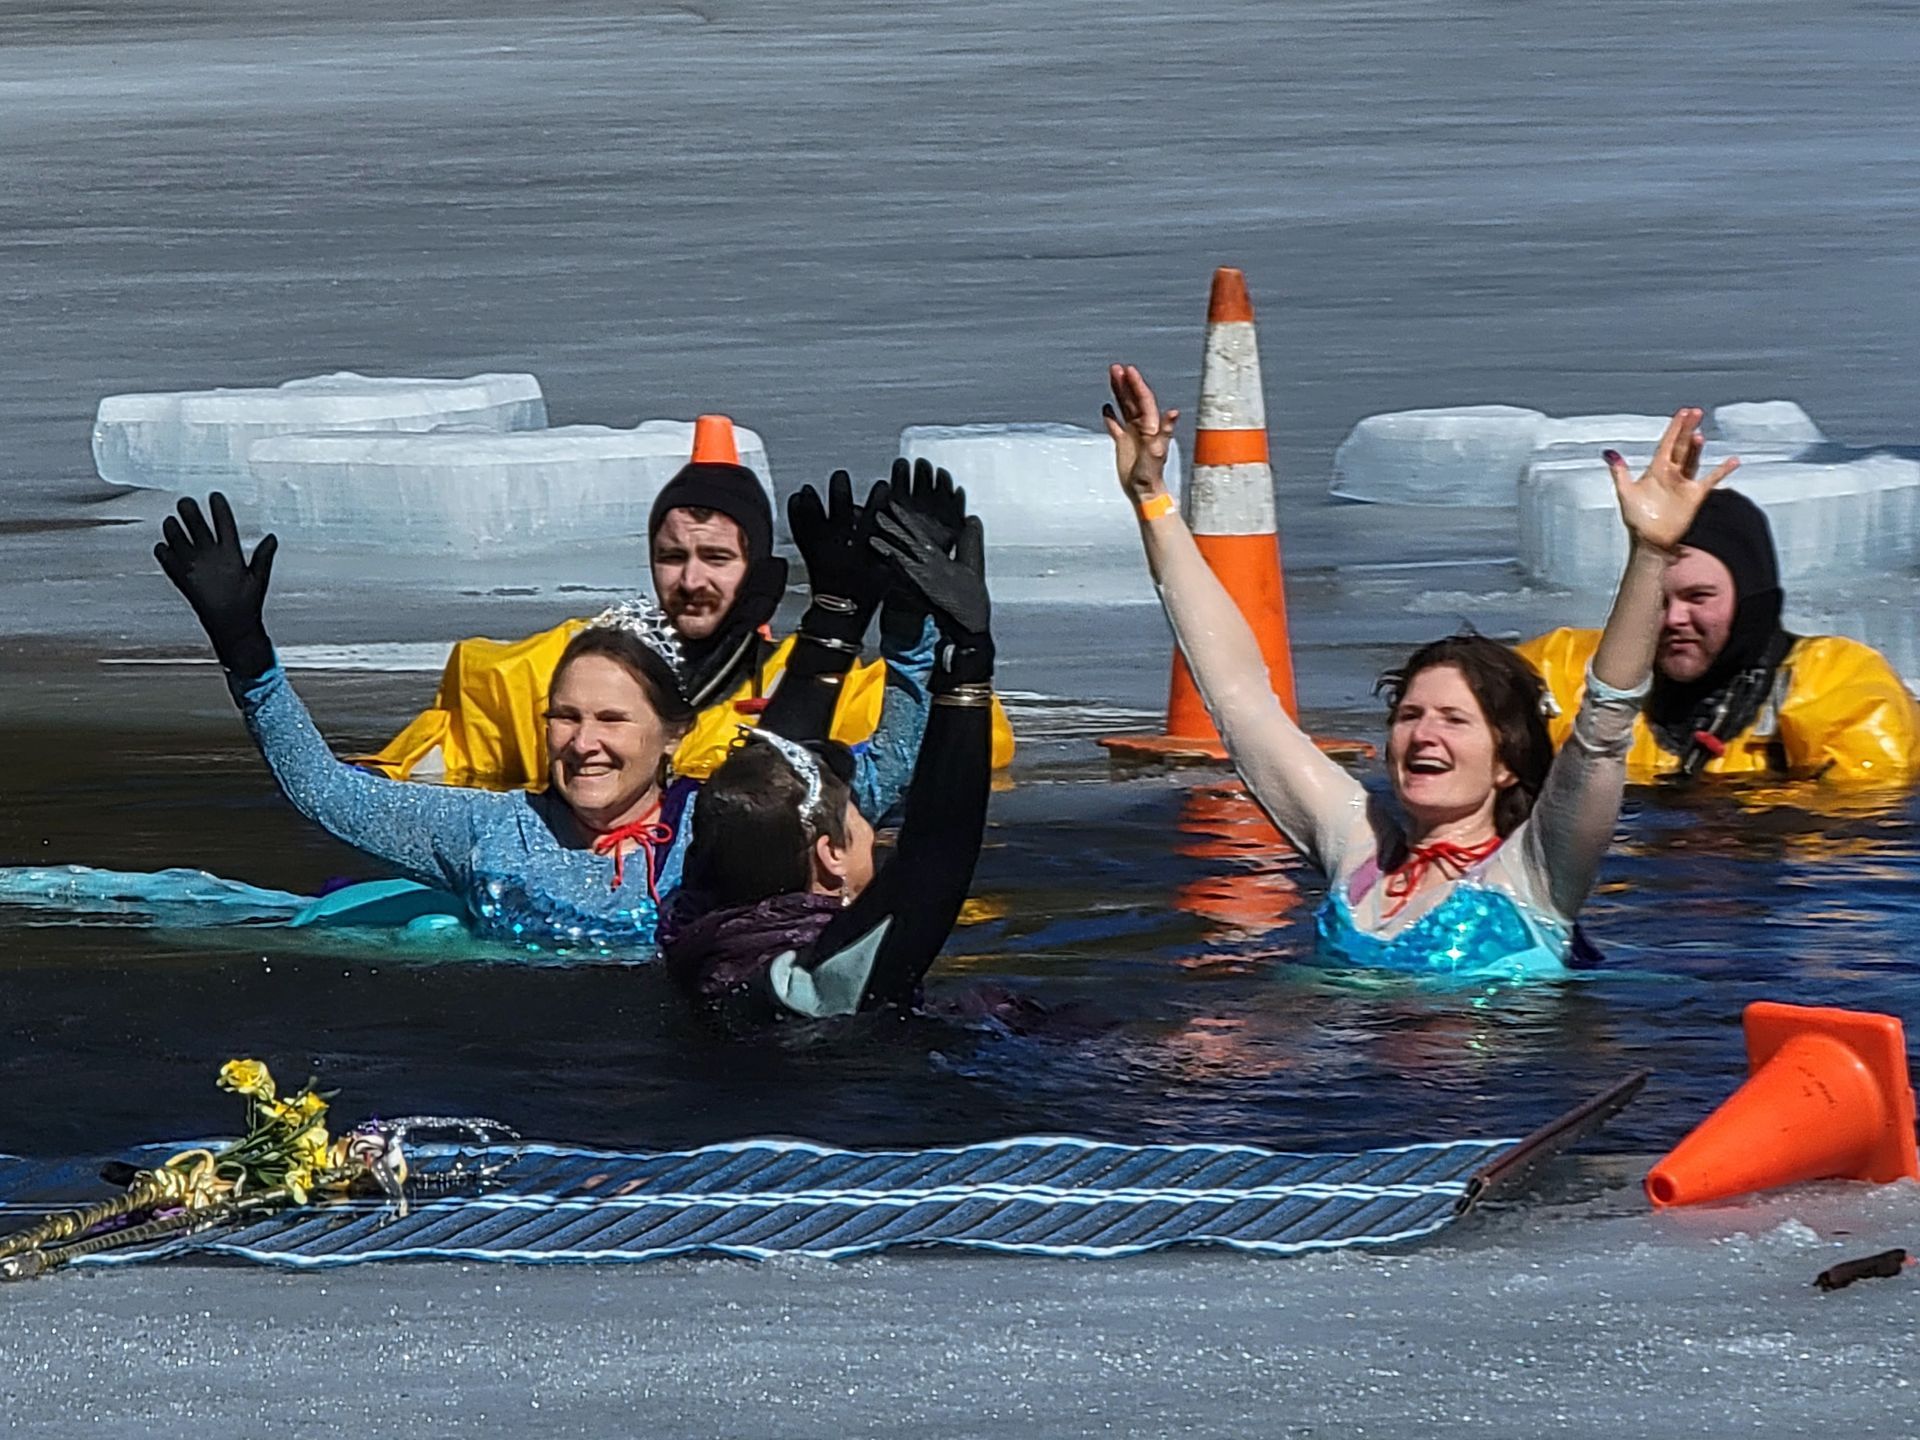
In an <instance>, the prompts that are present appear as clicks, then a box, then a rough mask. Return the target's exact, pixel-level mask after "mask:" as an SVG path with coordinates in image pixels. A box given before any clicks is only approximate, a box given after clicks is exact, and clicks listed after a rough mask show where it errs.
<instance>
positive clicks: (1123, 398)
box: [1102, 365, 1366, 876]
mask: <svg viewBox="0 0 1920 1440" xmlns="http://www.w3.org/2000/svg"><path fill="white" fill-rule="evenodd" d="M1108 378H1109V380H1110V382H1111V384H1112V386H1113V398H1114V403H1113V404H1111V405H1108V406H1105V407H1104V408H1103V412H1102V413H1103V414H1104V416H1105V418H1106V422H1107V433H1108V434H1109V435H1111V436H1112V437H1113V447H1114V461H1115V464H1116V465H1117V466H1118V468H1119V471H1120V483H1121V486H1122V487H1123V488H1124V489H1125V490H1126V492H1127V495H1128V498H1130V499H1131V500H1132V501H1133V504H1134V512H1135V514H1136V516H1137V517H1138V518H1139V521H1140V536H1141V541H1142V543H1143V544H1144V545H1145V547H1146V552H1147V565H1148V567H1149V569H1151V571H1152V572H1153V578H1154V583H1155V584H1156V585H1157V586H1158V587H1159V590H1160V602H1161V604H1162V605H1163V606H1165V608H1166V612H1167V619H1168V620H1169V621H1170V622H1172V625H1173V633H1174V638H1175V639H1176V640H1177V641H1178V642H1179V645H1180V649H1181V652H1182V653H1183V654H1184V655H1185V656H1186V657H1187V664H1188V666H1189V667H1190V668H1191V669H1192V671H1193V678H1194V681H1195V683H1196V684H1197V685H1198V686H1199V689H1200V698H1201V699H1202V700H1204V701H1205V702H1206V706H1207V713H1208V714H1210V715H1211V716H1212V717H1213V723H1214V724H1215V725H1216V726H1217V727H1218V728H1219V730H1220V738H1221V739H1222V740H1223V741H1224V742H1225V743H1226V747H1227V754H1228V756H1229V757H1230V758H1231V759H1232V760H1233V763H1234V767H1235V768H1236V769H1237V770H1238V771H1239V772H1240V776H1241V778H1242V779H1244V780H1245V781H1246V782H1247V788H1248V789H1249V790H1251V791H1252V792H1253V796H1254V798H1255V799H1256V800H1258V801H1259V802H1260V805H1261V807H1262V808H1263V809H1264V810H1265V811H1266V812H1267V814H1268V815H1269V816H1271V817H1272V819H1273V823H1274V824H1275V825H1277V826H1279V827H1280V830H1281V831H1282V833H1284V834H1285V835H1286V837H1287V838H1288V839H1289V840H1291V841H1292V842H1293V843H1294V844H1295V845H1296V846H1298V847H1299V848H1300V850H1301V851H1303V852H1304V853H1305V854H1306V855H1307V857H1308V858H1309V859H1311V860H1312V861H1313V863H1314V864H1315V865H1316V866H1318V867H1319V868H1320V870H1321V871H1322V872H1324V873H1325V874H1327V875H1329V876H1331V875H1337V874H1338V873H1339V872H1340V870H1341V864H1342V858H1343V855H1344V852H1345V849H1346V846H1347V842H1348V840H1349V838H1350V837H1352V836H1353V835H1355V834H1356V833H1360V831H1361V827H1362V816H1363V810H1364V806H1365V804H1366V792H1365V791H1364V790H1363V789H1362V788H1361V785H1360V782H1359V781H1358V780H1356V779H1354V778H1353V776H1351V775H1349V774H1348V773H1347V772H1346V771H1345V770H1342V769H1341V768H1340V767H1339V766H1338V765H1337V764H1335V763H1334V762H1333V761H1332V760H1329V759H1328V758H1327V757H1326V756H1325V755H1323V754H1322V753H1321V752H1320V749H1319V747H1318V746H1316V745H1315V744H1314V743H1313V741H1312V740H1311V739H1309V738H1308V736H1307V735H1306V734H1305V733H1304V732H1303V731H1302V730H1301V729H1300V727H1299V726H1298V725H1296V724H1294V722H1293V721H1292V719H1291V718H1289V717H1288V715H1287V712H1286V711H1285V710H1284V709H1283V708H1282V707H1281V705H1280V701H1279V699H1278V698H1277V697H1276V696H1275V695H1274V693H1273V687H1272V685H1271V683H1270V682H1269V681H1268V678H1267V666H1266V661H1265V660H1264V659H1263V658H1262V656H1261V654H1260V645H1259V642H1258V641H1257V640H1256V639H1255V638H1254V635H1253V631H1252V629H1251V628H1249V626H1248V625H1247V621H1246V617H1245V616H1243V615H1242V614H1241V613H1240V609H1239V607H1238V606H1237V605H1235V604H1234V603H1233V597H1232V596H1231V595H1229V594H1228V593H1227V590H1226V587H1225V586H1224V585H1222V584H1221V583H1220V580H1219V577H1217V576H1216V575H1215V574H1214V573H1213V568H1212V567H1211V566H1210V565H1208V564H1207V562H1206V559H1205V557H1204V556H1202V555H1201V553H1200V549H1199V546H1197V545H1196V544H1195V543H1194V539H1193V533H1192V532H1191V531H1190V530H1188V529H1187V526H1186V522H1185V521H1184V520H1182V519H1181V517H1180V511H1179V507H1178V506H1176V505H1175V504H1174V503H1173V497H1172V496H1171V495H1169V494H1168V493H1167V487H1166V480H1165V471H1166V463H1167V448H1168V446H1169V444H1170V443H1171V442H1172V439H1173V427H1174V422H1175V420H1177V419H1178V418H1179V412H1178V411H1177V410H1168V411H1162V410H1161V409H1160V407H1159V403H1158V401H1156V400H1155V399H1154V395H1153V391H1152V390H1151V389H1150V388H1148V385H1147V382H1146V380H1145V378H1144V377H1143V376H1142V375H1141V374H1140V372H1139V370H1138V369H1136V368H1135V367H1134V366H1131V365H1115V366H1113V367H1112V369H1111V371H1110V372H1109V376H1108Z"/></svg>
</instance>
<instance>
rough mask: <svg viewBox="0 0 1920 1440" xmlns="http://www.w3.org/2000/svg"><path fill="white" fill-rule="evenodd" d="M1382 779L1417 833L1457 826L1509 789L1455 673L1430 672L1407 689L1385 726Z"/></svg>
mask: <svg viewBox="0 0 1920 1440" xmlns="http://www.w3.org/2000/svg"><path fill="white" fill-rule="evenodd" d="M1387 775H1388V778H1389V779H1391V780H1392V782H1393V792H1394V794H1395V795H1397V796H1398V797H1399V798H1400V804H1401V806H1402V808H1404V809H1405V810H1406V812H1407V815H1408V816H1409V818H1411V819H1413V820H1415V821H1416V822H1418V823H1419V824H1420V825H1422V826H1423V827H1431V826H1434V825H1440V824H1444V823H1446V822H1448V821H1452V820H1461V819H1465V818H1466V817H1468V816H1470V815H1472V814H1474V812H1476V811H1477V810H1479V809H1481V808H1482V807H1483V806H1487V805H1489V804H1491V802H1492V801H1493V799H1494V797H1495V794H1496V792H1497V791H1500V790H1503V789H1505V788H1506V787H1507V786H1509V785H1511V784H1513V783H1514V775H1513V772H1512V771H1510V770H1509V769H1507V767H1506V765H1505V764H1504V763H1503V762H1502V761H1501V759H1500V747H1499V742H1498V740H1497V739H1496V737H1495V736H1494V733H1493V727H1492V726H1491V725H1489V724H1488V723H1487V717H1486V712H1485V711H1483V710H1482V709H1481V708H1480V700H1479V697H1477V696H1476V695H1475V694H1474V693H1473V689H1472V687H1471V686H1469V685H1468V684H1467V677H1466V676H1465V675H1463V674H1462V673H1461V672H1460V669H1459V667H1458V666H1455V665H1431V666H1429V667H1428V668H1426V669H1425V670H1422V671H1421V672H1420V673H1419V674H1418V675H1415V676H1414V677H1413V679H1412V681H1411V682H1409V684H1408V685H1407V689H1406V693H1405V694H1404V695H1402V696H1401V697H1400V703H1399V705H1398V706H1396V707H1395V709H1394V712H1393V717H1392V719H1391V720H1390V721H1389V723H1388V726H1387Z"/></svg>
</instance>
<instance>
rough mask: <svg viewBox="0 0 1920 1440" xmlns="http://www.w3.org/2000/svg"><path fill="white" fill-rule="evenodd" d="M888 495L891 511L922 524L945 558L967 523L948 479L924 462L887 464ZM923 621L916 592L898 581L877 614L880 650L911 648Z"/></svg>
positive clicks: (962, 498) (961, 493) (961, 497)
mask: <svg viewBox="0 0 1920 1440" xmlns="http://www.w3.org/2000/svg"><path fill="white" fill-rule="evenodd" d="M888 489H889V490H890V492H891V504H892V507H893V508H894V509H895V510H898V511H911V512H913V513H914V514H916V515H918V516H919V517H920V518H921V519H922V520H924V521H926V528H927V532H928V535H929V537H930V538H932V539H933V540H934V541H935V543H937V544H938V545H939V546H940V548H941V549H942V550H944V551H945V552H946V553H947V554H949V555H951V554H952V553H953V547H954V543H955V542H956V541H958V540H959V538H960V530H961V527H962V526H964V525H965V524H966V519H967V492H966V491H965V490H963V489H961V488H960V487H959V486H957V485H955V484H954V483H953V476H951V475H950V474H948V473H947V472H946V471H945V470H936V469H935V468H934V467H933V465H932V464H931V463H929V462H928V461H925V460H915V461H911V462H909V461H907V460H904V459H901V460H896V461H894V462H893V477H892V480H891V482H890V484H889V486H888ZM926 621H927V607H926V603H925V602H924V601H923V600H922V599H921V597H920V592H919V591H918V590H916V589H914V588H913V586H911V585H909V584H907V583H906V582H905V581H904V580H896V583H895V584H894V585H893V586H892V587H891V588H889V589H888V591H887V600H886V607H885V608H884V609H883V610H882V611H881V612H880V636H881V645H882V648H883V649H885V648H887V647H888V646H891V647H893V648H895V649H896V650H899V649H902V648H904V649H912V648H913V647H915V646H917V645H918V644H919V641H920V636H921V632H922V630H923V628H924V627H925V625H926Z"/></svg>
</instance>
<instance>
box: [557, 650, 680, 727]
mask: <svg viewBox="0 0 1920 1440" xmlns="http://www.w3.org/2000/svg"><path fill="white" fill-rule="evenodd" d="M583 655H604V656H605V657H606V658H607V659H609V660H611V661H613V662H614V663H615V664H616V665H618V666H620V667H621V669H623V670H625V671H626V672H627V673H628V674H629V675H631V676H633V678H634V679H635V680H637V681H639V682H640V688H641V689H642V690H644V691H645V692H646V695H647V703H648V704H649V705H651V706H652V707H653V713H654V714H656V715H658V716H659V717H660V719H661V721H662V722H663V723H664V724H665V725H666V726H667V727H668V728H669V729H685V728H686V727H687V726H689V725H691V724H693V718H694V716H695V715H696V714H697V713H698V712H697V711H696V710H695V709H694V708H693V706H692V705H690V704H688V703H687V697H686V696H685V695H684V694H683V693H681V690H680V680H679V678H678V677H677V676H676V675H675V674H674V673H673V670H672V668H671V667H670V666H669V665H668V664H667V662H666V661H665V660H662V659H661V658H660V656H659V654H658V653H657V652H656V651H655V650H654V649H653V647H652V646H651V645H648V644H647V643H646V642H645V641H644V640H642V639H641V638H640V637H639V636H638V635H635V634H634V633H633V632H632V631H630V630H621V629H619V628H617V627H615V626H612V625H589V626H588V627H587V628H586V629H584V630H582V631H580V632H579V634H577V635H575V636H574V637H573V639H571V640H569V641H568V642H567V648H566V649H564V650H562V651H561V652H560V659H559V660H558V661H557V662H556V663H555V664H554V667H553V677H552V678H551V679H550V680H549V681H548V682H547V689H548V691H549V693H551V692H552V691H554V690H557V689H559V688H560V677H561V676H562V675H564V674H566V673H567V667H568V666H569V665H571V664H573V662H574V661H576V660H578V659H579V658H580V657H581V656H583Z"/></svg>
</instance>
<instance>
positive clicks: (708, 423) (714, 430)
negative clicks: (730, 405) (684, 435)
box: [690, 415, 740, 465]
mask: <svg viewBox="0 0 1920 1440" xmlns="http://www.w3.org/2000/svg"><path fill="white" fill-rule="evenodd" d="M690 463H692V464H694V465H738V464H739V463H740V447H739V446H738V445H736V444H734V441H733V421H731V420H729V419H728V418H727V417H726V416H724V415H702V416H701V417H700V418H699V419H697V420H695V421H694V422H693V456H692V459H691V461H690Z"/></svg>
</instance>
